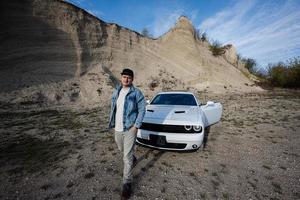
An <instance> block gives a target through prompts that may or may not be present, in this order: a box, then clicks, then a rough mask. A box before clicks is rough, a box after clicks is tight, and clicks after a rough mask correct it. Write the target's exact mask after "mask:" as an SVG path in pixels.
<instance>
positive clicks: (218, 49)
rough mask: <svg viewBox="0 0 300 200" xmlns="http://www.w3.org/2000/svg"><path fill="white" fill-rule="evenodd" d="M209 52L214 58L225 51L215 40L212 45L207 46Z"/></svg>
mask: <svg viewBox="0 0 300 200" xmlns="http://www.w3.org/2000/svg"><path fill="white" fill-rule="evenodd" d="M209 50H210V51H211V52H212V54H213V55H214V56H220V55H222V54H224V53H225V49H224V48H223V47H222V44H221V43H220V42H219V41H217V40H215V41H213V42H212V44H210V45H209Z"/></svg>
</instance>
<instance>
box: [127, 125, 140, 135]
mask: <svg viewBox="0 0 300 200" xmlns="http://www.w3.org/2000/svg"><path fill="white" fill-rule="evenodd" d="M129 131H130V132H132V133H134V134H137V131H138V128H137V127H135V126H132V127H131V128H130V129H129Z"/></svg>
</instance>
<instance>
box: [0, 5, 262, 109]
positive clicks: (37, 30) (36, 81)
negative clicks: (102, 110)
mask: <svg viewBox="0 0 300 200" xmlns="http://www.w3.org/2000/svg"><path fill="white" fill-rule="evenodd" d="M0 9H1V10H0V15H1V22H0V23H1V24H0V25H1V31H0V40H1V46H0V55H1V57H0V83H1V84H0V91H1V94H2V95H1V99H0V100H1V101H7V100H9V101H11V102H19V101H22V102H25V103H26V102H27V103H28V104H30V103H36V102H48V103H58V104H65V103H69V102H70V101H71V102H81V103H83V104H85V105H95V103H101V102H102V103H103V102H107V101H108V99H109V96H110V94H111V92H112V85H113V84H112V81H111V77H117V78H118V77H119V73H120V71H121V69H122V68H123V67H125V66H126V67H127V66H128V67H130V68H132V69H133V70H134V71H135V74H136V79H135V81H134V82H135V85H138V86H139V87H141V88H142V90H143V91H144V92H145V93H146V95H147V96H151V95H153V93H156V92H158V91H161V90H174V89H189V90H196V91H200V92H201V91H202V92H203V91H207V92H218V93H223V92H251V91H259V90H261V89H260V88H258V87H256V86H254V84H253V82H252V81H251V80H249V79H248V78H247V77H246V76H245V75H244V73H242V72H241V69H242V68H241V67H240V66H239V67H237V57H236V51H235V49H234V47H233V46H232V45H228V46H227V48H226V49H227V50H226V52H225V53H224V55H222V56H219V57H215V56H213V55H212V54H211V52H210V51H209V48H208V45H209V44H208V43H207V42H202V41H200V40H198V39H196V36H195V32H194V28H193V25H192V24H191V22H190V21H189V20H188V19H187V18H186V17H180V18H179V19H178V21H177V23H176V25H175V26H174V27H173V28H171V29H170V30H169V31H168V32H167V33H166V34H164V35H163V36H161V37H159V38H157V39H151V38H148V37H144V36H142V35H141V34H139V33H137V32H135V31H132V30H129V29H127V28H124V27H121V26H119V25H117V24H110V23H105V22H104V21H102V20H100V19H98V18H96V17H94V16H92V15H90V14H89V13H87V12H86V11H84V10H82V9H80V8H78V7H76V6H73V5H71V4H69V3H66V2H63V1H58V0H22V1H18V0H10V1H1V3H0ZM242 70H244V69H242Z"/></svg>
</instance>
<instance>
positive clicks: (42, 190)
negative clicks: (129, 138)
mask: <svg viewBox="0 0 300 200" xmlns="http://www.w3.org/2000/svg"><path fill="white" fill-rule="evenodd" d="M199 98H200V99H204V101H203V102H205V101H207V100H218V101H220V102H221V103H222V104H223V107H224V112H223V116H222V121H221V122H220V123H218V124H217V125H215V126H213V127H212V128H211V130H210V133H209V137H208V144H207V146H206V148H205V149H203V148H201V149H199V150H198V151H196V152H185V153H184V152H172V151H159V150H155V149H150V148H146V147H143V146H138V145H137V146H136V155H137V157H138V164H137V166H136V167H135V169H134V185H133V190H134V193H133V196H132V198H131V199H300V166H299V164H300V162H299V161H300V158H299V156H300V146H299V143H300V138H299V133H300V93H299V92H296V91H285V90H280V91H271V92H270V91H269V92H265V93H259V94H253V93H252V94H243V95H241V94H239V95H238V94H236V95H233V94H227V95H215V96H213V95H208V94H202V95H200V96H199ZM0 108H1V109H0V116H1V121H0V133H1V134H0V137H1V140H0V169H1V170H0V181H1V185H0V199H120V193H121V180H122V168H123V165H122V162H121V155H120V153H119V152H118V150H117V147H116V144H115V142H114V139H113V133H112V132H110V131H108V129H107V124H108V113H109V106H105V107H101V108H100V107H97V108H93V109H85V110H83V109H77V110H74V109H62V108H55V109H53V108H36V107H35V108H34V107H26V106H25V107H24V106H19V105H8V104H4V103H1V105H0Z"/></svg>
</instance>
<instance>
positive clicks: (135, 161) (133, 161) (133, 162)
mask: <svg viewBox="0 0 300 200" xmlns="http://www.w3.org/2000/svg"><path fill="white" fill-rule="evenodd" d="M136 164H137V158H136V157H135V155H133V159H132V167H135V166H136Z"/></svg>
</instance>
